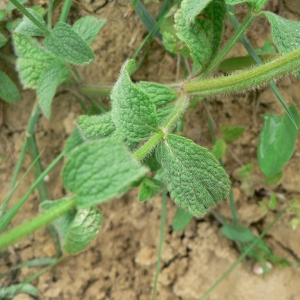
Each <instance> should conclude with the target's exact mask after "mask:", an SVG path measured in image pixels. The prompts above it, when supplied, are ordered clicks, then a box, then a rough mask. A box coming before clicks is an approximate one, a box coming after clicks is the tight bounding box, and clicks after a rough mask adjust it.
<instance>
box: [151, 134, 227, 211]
mask: <svg viewBox="0 0 300 300" xmlns="http://www.w3.org/2000/svg"><path fill="white" fill-rule="evenodd" d="M157 157H158V160H159V161H160V163H161V165H162V167H163V170H164V172H165V174H166V180H167V182H168V184H169V185H168V189H169V191H170V192H171V197H172V198H173V199H174V201H175V202H176V203H177V204H178V205H179V206H180V207H182V208H183V209H184V210H186V211H188V212H189V213H191V214H192V215H194V216H202V215H203V214H205V213H206V212H207V211H208V209H210V208H211V207H212V206H213V205H214V204H216V203H218V202H219V201H220V200H221V199H223V198H225V197H226V196H227V195H228V193H229V188H230V182H229V179H228V176H227V174H226V172H225V170H224V169H223V168H222V167H221V166H220V164H219V162H218V161H217V160H216V158H215V157H214V156H213V155H212V154H211V153H209V152H208V151H207V150H206V149H205V148H203V147H200V146H198V145H196V144H195V143H194V142H192V141H191V140H189V139H186V138H184V137H180V136H177V135H173V134H169V135H168V136H167V138H166V140H165V142H164V143H162V144H160V145H159V146H158V148H157Z"/></svg>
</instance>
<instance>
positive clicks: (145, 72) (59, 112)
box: [0, 0, 300, 300]
mask: <svg viewBox="0 0 300 300" xmlns="http://www.w3.org/2000/svg"><path fill="white" fill-rule="evenodd" d="M46 2H47V1H46ZM40 3H42V4H43V3H44V2H43V1H40ZM81 3H82V4H84V5H85V6H86V7H87V8H88V9H90V10H95V9H96V8H97V7H100V6H101V5H102V4H104V3H106V2H104V1H99V2H97V3H95V2H94V1H91V0H83V1H81ZM277 4H278V1H273V2H271V3H270V5H269V8H270V10H272V9H275V8H277V7H278V5H279V7H280V13H281V14H282V15H283V16H286V17H288V18H290V19H295V20H299V16H300V9H299V5H295V1H293V0H285V1H283V2H282V3H279V4H278V5H277ZM129 9H130V5H129V2H128V1H123V0H119V1H116V2H110V1H109V2H108V3H107V4H106V5H104V7H103V8H101V9H99V10H98V11H97V13H98V14H99V15H100V16H101V17H105V18H107V19H108V23H107V25H106V26H105V27H104V28H103V30H102V31H101V33H100V34H99V36H98V38H97V39H96V40H95V41H94V42H93V44H92V48H93V50H94V51H95V53H96V62H95V63H94V64H92V65H91V66H89V67H85V68H81V69H80V72H81V74H82V77H83V78H84V81H85V82H87V83H99V82H103V81H104V82H112V81H114V80H116V78H117V77H118V74H119V69H120V66H121V65H122V64H123V62H124V60H125V59H126V58H128V57H130V56H131V55H132V54H133V53H134V51H135V49H136V48H137V47H138V45H139V44H140V43H141V41H142V40H143V38H144V37H145V35H146V34H147V32H146V30H145V28H144V27H143V25H142V23H141V21H140V20H139V18H138V17H137V16H136V15H135V14H133V15H132V16H131V17H130V18H129V17H128V13H129ZM151 10H153V11H156V10H157V6H156V5H155V4H152V5H151ZM238 13H239V15H240V16H241V17H242V16H243V14H244V10H243V7H240V9H239V11H238ZM85 14H86V13H85V12H84V11H82V10H81V9H80V8H78V7H77V6H76V5H73V8H72V11H71V16H72V17H71V20H72V21H74V20H76V19H77V18H79V17H80V16H81V15H85ZM129 25H130V26H131V28H129ZM226 27H227V29H226V32H225V35H224V36H225V37H226V36H229V35H230V31H231V30H232V29H231V27H230V26H229V23H228V22H227V23H226ZM268 35H269V25H268V23H267V22H266V21H263V20H259V21H258V22H256V23H255V24H254V25H253V26H252V28H251V30H249V33H248V36H249V38H250V39H251V41H252V43H253V45H254V46H255V47H259V46H262V44H263V42H264V40H265V37H266V36H268ZM224 39H225V38H224ZM241 54H246V52H245V50H244V49H243V47H242V45H240V44H238V45H237V46H236V47H235V49H234V50H233V51H232V52H231V53H230V56H235V55H241ZM2 67H3V68H4V70H6V71H9V72H10V74H12V77H13V78H15V79H16V78H17V75H16V74H15V73H14V71H13V70H11V69H10V67H9V66H6V65H5V64H4V63H3V64H2V63H1V68H2ZM134 79H135V80H142V79H143V80H152V81H156V82H161V83H164V82H172V81H174V80H175V79H176V63H175V62H174V61H173V59H172V58H171V57H170V56H169V55H168V54H166V53H165V51H164V50H163V48H162V47H161V46H160V45H159V44H158V42H157V41H153V42H152V45H151V51H150V52H149V54H148V56H147V58H146V60H145V62H144V64H143V65H142V67H141V68H140V70H139V71H138V72H137V73H136V74H135V76H134ZM278 85H279V89H280V92H281V93H282V95H283V96H284V98H285V99H286V101H287V102H288V103H289V104H290V103H292V102H293V103H295V104H296V105H297V103H298V102H299V95H300V85H299V80H296V79H294V78H291V77H286V78H284V79H283V80H282V81H280V82H279V84H278ZM101 101H102V102H103V103H104V104H105V105H106V104H107V99H104V100H103V99H102V100H101ZM34 102H35V92H34V91H29V90H26V91H23V92H22V101H21V102H20V103H19V104H17V105H8V104H5V103H4V102H0V121H1V122H2V124H1V129H0V130H1V131H0V134H1V138H0V171H1V172H0V180H1V187H2V188H1V190H0V199H3V198H4V197H5V195H6V193H7V191H8V186H9V182H10V179H11V176H12V172H13V169H14V166H15V163H16V161H17V158H18V156H19V153H20V149H21V147H22V144H23V141H24V138H25V129H26V125H27V121H28V119H29V115H30V112H31V109H32V106H33V105H34ZM208 109H209V111H210V113H211V116H212V117H213V119H214V121H215V123H216V124H217V125H218V126H221V125H243V126H245V128H246V130H245V133H244V135H243V136H242V137H241V138H240V139H239V140H237V141H236V142H234V143H231V144H230V145H229V151H228V154H227V156H226V157H225V164H226V170H227V171H228V174H230V176H231V179H232V186H233V192H234V196H235V201H236V205H237V208H238V213H239V217H240V223H241V225H245V226H249V227H250V228H251V229H253V230H254V232H256V233H258V232H261V230H262V229H263V228H265V227H266V226H267V225H268V224H269V223H270V222H271V221H272V220H273V219H274V216H275V213H274V214H272V213H269V214H268V215H267V216H266V217H262V216H261V210H260V207H259V205H258V202H259V201H262V200H266V199H268V197H267V196H263V195H262V193H259V191H261V189H264V191H267V192H268V193H270V192H276V193H277V195H278V199H279V202H280V204H279V206H280V207H281V206H284V205H286V203H289V201H291V200H292V199H295V198H297V197H299V193H300V185H299V180H300V173H299V163H300V161H299V159H300V152H299V150H298V149H299V147H297V150H296V151H295V154H294V155H293V158H292V161H291V162H290V163H289V164H288V165H287V166H286V167H285V168H284V178H283V179H282V180H281V182H280V183H279V184H277V185H275V186H271V187H270V186H265V185H264V184H263V183H262V182H263V176H262V174H261V173H260V171H259V170H258V168H257V167H256V169H255V177H254V179H253V183H252V184H250V185H248V188H247V190H246V192H247V193H246V192H245V190H244V189H241V184H242V183H241V181H240V179H239V178H238V177H237V176H236V170H237V169H238V168H239V167H241V166H242V165H245V164H248V163H250V162H254V163H256V162H257V159H256V148H257V143H258V134H259V132H260V130H261V128H262V125H263V120H262V114H264V113H277V114H280V113H282V108H281V106H280V105H279V104H278V101H277V100H276V98H275V96H274V95H273V94H272V92H271V90H270V89H269V88H263V89H261V90H260V91H259V92H257V91H254V92H248V93H245V94H243V95H236V96H232V97H225V96H224V97H218V98H214V99H210V101H209V105H208ZM81 114H83V112H82V110H81V107H80V105H79V103H78V102H77V101H76V99H75V98H74V96H73V94H71V93H66V92H64V91H60V92H59V93H58V95H57V96H56V97H55V99H54V101H53V106H52V118H51V121H49V120H46V119H45V118H44V117H42V116H41V117H40V119H39V123H38V127H37V129H36V138H37V142H38V147H39V149H40V151H43V153H42V157H41V159H42V161H43V164H44V166H45V167H46V166H47V165H49V163H50V162H51V161H53V159H54V158H55V157H56V156H57V155H58V154H59V153H60V152H61V151H62V149H63V146H64V142H65V140H66V138H67V137H68V136H69V135H70V133H71V132H72V130H73V129H74V128H75V121H76V119H77V118H78V116H79V115H81ZM184 134H185V136H187V137H188V138H190V139H192V140H194V141H195V142H196V143H199V144H201V145H203V146H206V147H207V148H209V149H211V147H212V138H211V135H210V132H209V128H208V125H207V121H206V109H205V107H204V105H203V103H200V104H199V105H198V106H197V107H196V108H194V109H193V110H190V111H189V113H188V115H187V120H186V124H185V128H184ZM299 142H300V141H298V143H299ZM30 163H31V161H30V159H29V157H28V156H26V159H25V162H24V165H23V168H22V172H21V175H23V174H24V173H25V171H26V170H27V168H28V167H29V165H30ZM256 164H257V163H256ZM61 166H62V163H61V164H60V165H59V166H57V167H56V168H55V169H54V170H53V171H52V172H51V174H50V175H49V181H48V182H47V186H48V189H49V192H50V195H51V198H52V199H59V198H61V197H62V196H64V195H65V193H66V192H65V190H64V188H63V185H62V183H61V180H60V175H59V174H60V170H61ZM33 181H34V178H33V175H31V174H30V175H28V176H27V177H26V178H25V180H24V182H23V183H22V185H21V187H20V188H19V189H18V190H17V191H16V193H15V195H14V197H13V199H12V203H11V204H13V203H15V202H16V201H17V200H18V199H20V198H21V197H22V196H23V195H24V194H25V192H26V191H27V190H28V188H29V187H30V185H31V184H32V182H33ZM265 194H266V193H265ZM137 195H138V189H135V190H132V191H130V192H129V193H127V194H126V195H125V196H124V197H122V198H120V199H114V200H112V201H109V202H107V203H104V204H103V205H101V209H102V211H103V216H104V223H103V225H102V229H101V231H100V233H99V235H98V237H97V238H96V240H95V241H94V242H93V243H92V245H91V246H90V247H89V248H88V249H87V250H86V251H84V252H82V253H80V254H78V255H76V256H70V257H68V258H66V259H65V260H64V261H63V262H61V263H60V264H59V265H58V266H56V267H55V268H53V269H51V270H50V271H48V272H47V273H45V274H44V275H42V276H41V277H39V278H38V279H36V280H35V281H34V282H33V284H34V285H35V286H36V287H37V288H38V289H39V290H40V298H41V299H45V300H48V299H49V300H50V299H85V300H88V299H91V300H92V299H93V300H94V299H99V300H100V299H101V300H104V299H105V300H109V299H111V300H121V299H122V300H127V299H128V300H134V299H139V300H144V299H145V300H146V299H147V300H148V299H151V293H152V288H153V281H154V274H155V265H156V260H157V245H158V236H159V226H160V215H161V198H160V197H156V198H154V199H152V200H151V201H149V202H147V203H139V202H138V200H137ZM38 205H39V200H38V194H37V192H36V191H35V192H34V193H33V194H32V196H31V197H30V199H28V201H27V203H26V204H25V205H24V207H23V208H22V209H21V211H20V213H19V214H18V215H17V216H16V217H15V218H14V220H13V222H12V225H11V226H10V227H13V226H16V225H19V224H22V223H24V222H26V221H28V220H30V219H31V218H32V217H33V216H35V215H36V214H37V210H38ZM214 210H215V212H218V213H219V214H221V215H222V216H223V217H224V218H228V219H230V218H231V213H230V208H229V203H228V202H227V201H224V202H223V203H221V204H220V205H218V206H217V207H215V208H214ZM175 212H176V205H175V204H174V202H173V201H172V200H171V199H169V200H168V204H167V224H166V227H165V240H164V244H163V253H162V268H161V272H160V276H159V285H158V296H157V299H161V300H175V299H183V300H194V299H199V298H200V297H201V296H202V295H203V294H204V293H205V292H206V291H207V289H208V288H210V287H211V286H212V284H214V283H215V282H216V280H217V279H219V277H220V276H221V275H222V274H223V273H224V272H225V271H226V270H227V269H228V268H229V267H230V266H231V264H232V263H234V262H235V261H236V259H237V258H238V257H239V255H240V254H239V252H238V251H237V249H236V247H235V245H234V244H233V243H231V242H230V241H228V240H227V239H226V238H225V237H224V236H223V235H222V233H221V232H220V224H219V223H218V222H217V221H216V220H215V219H214V218H213V217H212V215H211V214H208V215H207V216H205V217H204V218H194V219H193V220H192V222H191V223H190V224H189V226H188V227H187V228H186V229H185V230H183V231H180V232H174V231H172V230H171V223H172V219H173V216H174V214H175ZM290 218H291V216H290V215H285V216H284V217H283V218H282V219H281V220H280V221H279V222H278V223H277V224H276V225H275V226H274V228H273V229H272V230H271V231H270V232H269V233H268V236H267V239H266V241H267V243H268V245H269V246H270V247H271V249H272V250H273V252H274V253H275V254H276V255H278V256H281V257H285V258H287V259H289V260H290V261H293V262H294V261H299V259H300V244H299V240H300V227H299V228H298V229H297V230H295V231H293V230H292V229H291V227H290V226H289V224H288V223H289V221H290ZM54 254H55V250H54V247H53V245H52V242H51V239H50V236H49V234H48V233H47V231H46V229H42V230H39V231H37V232H35V233H34V234H32V235H30V236H29V237H28V238H26V239H23V240H21V241H19V242H18V243H16V244H15V245H13V246H11V247H9V248H8V249H7V250H6V251H3V252H2V253H1V256H0V273H3V272H5V271H7V270H8V269H9V268H10V267H11V266H13V265H16V264H18V263H21V262H25V261H27V260H29V259H33V258H39V257H50V256H53V255H54ZM37 270H38V269H37V268H23V269H21V270H20V271H18V272H13V273H11V274H10V275H9V276H7V277H6V278H5V279H4V280H2V282H1V284H2V285H4V286H7V285H9V284H12V283H16V282H20V281H22V280H24V279H25V278H27V277H29V276H30V275H32V274H33V273H34V272H36V271H37ZM299 278H300V270H299V269H297V268H295V267H289V268H285V269H280V268H278V267H273V269H272V270H271V272H270V273H269V274H267V275H266V276H265V277H262V276H261V275H256V274H255V273H254V272H253V262H252V261H248V262H244V263H241V264H239V265H238V266H237V268H236V269H235V270H234V271H233V272H232V273H231V274H230V275H229V276H227V277H226V278H225V280H224V281H223V282H222V283H221V284H220V285H219V286H218V287H217V288H216V289H215V290H214V291H213V292H212V293H211V295H210V296H209V299H226V300H227V299H228V300H232V299H238V300H242V299H245V300H252V299H274V300H282V299H299V297H300V296H299V295H300V286H299ZM15 299H30V297H29V298H27V296H26V295H19V296H17V297H15Z"/></svg>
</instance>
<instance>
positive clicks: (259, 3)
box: [225, 0, 268, 13]
mask: <svg viewBox="0 0 300 300" xmlns="http://www.w3.org/2000/svg"><path fill="white" fill-rule="evenodd" d="M225 2H226V4H227V5H236V4H239V3H245V2H246V3H248V4H249V5H250V7H251V8H252V10H253V11H254V12H255V13H259V12H260V11H261V10H262V9H263V8H264V6H265V5H266V3H267V2H268V0H225Z"/></svg>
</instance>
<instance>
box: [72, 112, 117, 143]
mask: <svg viewBox="0 0 300 300" xmlns="http://www.w3.org/2000/svg"><path fill="white" fill-rule="evenodd" d="M77 124H78V125H79V130H80V132H81V133H82V134H83V136H84V137H85V138H86V139H87V140H95V139H99V138H102V137H107V136H109V135H110V134H112V133H113V132H114V131H115V129H116V127H115V125H114V123H113V121H112V119H111V113H110V112H109V113H106V114H102V115H99V116H81V117H80V118H79V120H78V121H77Z"/></svg>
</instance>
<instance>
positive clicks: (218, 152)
mask: <svg viewBox="0 0 300 300" xmlns="http://www.w3.org/2000/svg"><path fill="white" fill-rule="evenodd" d="M226 151H227V145H226V143H225V142H224V140H223V139H219V140H217V141H216V142H215V144H214V146H213V148H212V151H211V153H212V154H213V155H214V156H215V158H216V159H220V158H222V157H223V155H225V153H226Z"/></svg>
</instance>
